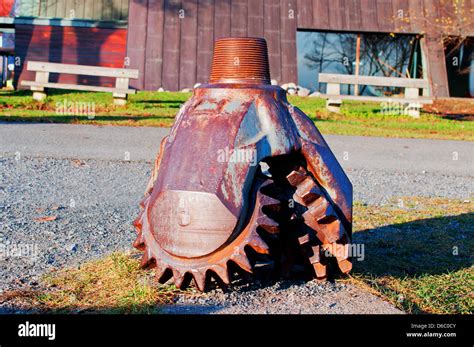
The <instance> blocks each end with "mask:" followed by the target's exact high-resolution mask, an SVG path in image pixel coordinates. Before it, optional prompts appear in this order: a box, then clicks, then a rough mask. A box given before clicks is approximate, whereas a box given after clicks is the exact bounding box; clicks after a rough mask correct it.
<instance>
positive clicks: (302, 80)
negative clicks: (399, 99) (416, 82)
mask: <svg viewBox="0 0 474 347" xmlns="http://www.w3.org/2000/svg"><path fill="white" fill-rule="evenodd" d="M297 49H298V83H299V84H300V85H302V86H304V87H306V88H309V89H310V90H312V91H319V92H321V93H324V92H325V85H324V84H323V85H319V83H318V74H319V73H321V72H324V73H336V74H348V75H357V74H359V75H364V76H385V77H411V78H422V77H423V71H422V61H421V49H420V38H419V37H418V36H416V35H398V34H397V35H394V34H372V33H339V32H314V31H311V32H310V31H298V33H297ZM357 63H358V64H357ZM357 65H359V66H358V68H357ZM353 89H354V86H348V85H343V86H342V89H341V93H343V94H353V93H354V90H353ZM400 92H401V90H400V88H388V87H373V86H360V87H359V94H361V95H374V96H381V95H393V94H398V93H400Z"/></svg>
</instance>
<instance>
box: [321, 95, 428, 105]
mask: <svg viewBox="0 0 474 347" xmlns="http://www.w3.org/2000/svg"><path fill="white" fill-rule="evenodd" d="M319 97H321V98H323V99H334V100H359V101H374V102H381V101H385V102H390V101H391V102H400V103H407V104H408V103H418V104H432V103H433V99H430V98H426V97H420V98H418V99H416V98H397V97H388V96H359V95H335V94H320V95H319Z"/></svg>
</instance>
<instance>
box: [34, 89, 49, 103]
mask: <svg viewBox="0 0 474 347" xmlns="http://www.w3.org/2000/svg"><path fill="white" fill-rule="evenodd" d="M46 97H47V95H46V93H45V92H44V91H42V92H40V91H34V92H33V100H36V101H43V100H44V99H46Z"/></svg>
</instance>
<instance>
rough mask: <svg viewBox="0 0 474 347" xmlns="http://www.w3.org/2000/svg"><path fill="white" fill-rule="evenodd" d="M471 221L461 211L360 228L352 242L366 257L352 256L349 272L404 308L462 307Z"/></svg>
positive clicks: (472, 244) (472, 247) (473, 217)
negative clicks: (364, 228) (356, 257)
mask: <svg viewBox="0 0 474 347" xmlns="http://www.w3.org/2000/svg"><path fill="white" fill-rule="evenodd" d="M473 221H474V213H464V214H460V215H456V216H446V217H436V218H428V219H419V220H415V221H412V222H407V223H400V224H392V225H388V226H383V227H378V228H374V229H367V230H362V231H359V232H357V233H355V234H354V236H353V242H354V243H355V244H363V245H364V248H365V258H364V259H363V261H354V270H353V275H354V276H355V278H359V279H362V281H363V282H364V283H365V284H369V286H370V287H372V288H374V289H376V290H377V291H378V292H379V293H381V294H382V295H383V296H385V297H387V298H389V299H390V300H391V301H392V302H394V303H396V304H397V306H398V307H399V308H402V309H404V310H405V311H407V312H411V313H433V312H438V313H466V312H468V311H469V310H470V309H469V306H470V304H469V299H468V296H469V295H472V294H469V292H470V291H471V289H469V288H470V284H469V283H468V278H469V276H472V275H470V272H471V270H470V268H471V266H472V265H473V256H472V255H473V254H474V238H473V237H472V235H473V233H474V223H473ZM471 293H472V291H471ZM400 298H401V299H400ZM420 306H421V307H420Z"/></svg>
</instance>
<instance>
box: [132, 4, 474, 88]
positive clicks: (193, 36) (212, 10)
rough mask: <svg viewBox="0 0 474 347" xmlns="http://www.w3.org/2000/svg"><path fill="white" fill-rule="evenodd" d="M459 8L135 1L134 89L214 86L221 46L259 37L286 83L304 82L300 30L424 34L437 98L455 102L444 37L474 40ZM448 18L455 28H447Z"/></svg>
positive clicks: (276, 75)
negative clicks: (217, 45)
mask: <svg viewBox="0 0 474 347" xmlns="http://www.w3.org/2000/svg"><path fill="white" fill-rule="evenodd" d="M458 3H459V5H458V7H455V5H454V2H453V1H452V0H182V1H181V0H131V1H130V8H129V20H128V41H127V55H128V57H129V58H130V66H131V67H133V68H137V69H139V70H140V72H141V74H140V79H139V80H138V81H137V82H136V85H135V87H137V88H139V89H149V90H154V89H157V88H159V87H163V88H165V89H167V90H180V89H182V88H189V87H191V86H193V84H194V83H196V82H201V83H202V82H206V81H207V78H208V75H209V69H210V63H211V56H212V48H213V41H214V40H215V39H218V38H220V37H225V36H260V37H264V38H265V39H266V40H267V43H268V47H269V56H270V65H271V74H272V78H273V79H275V80H277V81H278V82H279V83H285V82H297V69H298V64H297V48H296V43H297V42H296V37H297V31H298V30H323V31H331V32H354V33H359V32H374V33H387V34H389V33H413V34H422V35H423V38H422V51H423V56H424V58H425V68H426V76H427V77H428V78H429V79H430V82H431V86H432V88H431V89H432V94H433V95H435V96H449V90H448V75H447V69H446V63H445V52H444V46H443V40H442V35H467V36H469V35H471V36H472V35H474V27H473V26H472V23H473V22H472V17H474V13H473V12H472V11H473V5H474V1H473V0H464V1H463V0H459V1H458ZM459 11H461V12H460V13H462V15H459ZM466 16H468V17H469V18H466ZM448 18H449V19H450V20H452V21H453V23H452V25H443V23H441V22H440V21H442V20H447V19H448ZM459 31H462V32H459Z"/></svg>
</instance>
